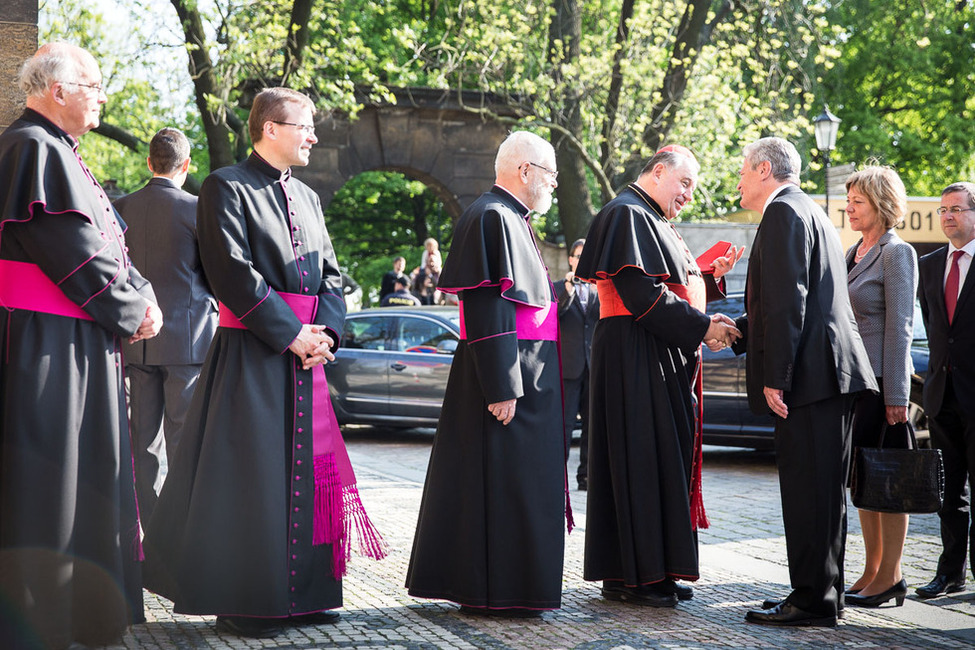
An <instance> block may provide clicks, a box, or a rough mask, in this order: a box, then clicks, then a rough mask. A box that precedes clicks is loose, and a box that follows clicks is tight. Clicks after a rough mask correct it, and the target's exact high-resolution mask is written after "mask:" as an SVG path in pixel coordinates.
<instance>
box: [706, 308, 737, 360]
mask: <svg viewBox="0 0 975 650" xmlns="http://www.w3.org/2000/svg"><path fill="white" fill-rule="evenodd" d="M740 338H741V332H740V331H738V328H737V327H735V321H733V320H731V319H730V318H729V317H727V316H725V315H724V314H715V315H714V316H712V317H711V325H710V326H708V331H707V333H706V334H705V335H704V343H705V344H706V345H707V346H708V349H709V350H711V352H717V351H718V350H723V349H724V348H726V347H728V346H730V345H731V344H732V343H734V342H735V341H737V340H738V339H740Z"/></svg>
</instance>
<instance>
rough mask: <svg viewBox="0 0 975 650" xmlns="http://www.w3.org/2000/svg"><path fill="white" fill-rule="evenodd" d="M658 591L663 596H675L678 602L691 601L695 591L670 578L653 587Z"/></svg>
mask: <svg viewBox="0 0 975 650" xmlns="http://www.w3.org/2000/svg"><path fill="white" fill-rule="evenodd" d="M649 586H652V587H654V588H655V589H656V590H657V591H659V592H660V593H663V594H674V595H675V596H677V600H690V599H691V598H693V597H694V589H692V588H691V587H688V586H687V585H682V584H680V583H678V582H676V581H674V580H672V579H670V578H665V579H664V580H663V581H662V582H655V583H653V585H649Z"/></svg>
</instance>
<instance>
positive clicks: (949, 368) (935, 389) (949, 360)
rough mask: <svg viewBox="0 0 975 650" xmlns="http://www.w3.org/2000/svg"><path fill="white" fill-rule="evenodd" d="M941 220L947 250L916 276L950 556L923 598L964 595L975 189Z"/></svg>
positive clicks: (961, 192) (947, 195) (973, 450)
mask: <svg viewBox="0 0 975 650" xmlns="http://www.w3.org/2000/svg"><path fill="white" fill-rule="evenodd" d="M938 214H939V215H940V216H941V229H942V230H943V231H944V233H945V235H946V236H947V237H948V242H949V243H948V245H947V246H945V247H944V248H939V249H938V250H936V251H934V252H933V253H930V254H928V255H925V256H924V257H922V258H921V259H920V260H919V261H918V270H919V272H920V275H921V288H920V292H919V293H920V298H921V317H922V318H923V319H924V327H925V328H926V329H927V332H928V346H929V347H930V350H931V358H930V361H929V363H928V376H927V379H925V381H924V411H925V412H926V413H927V415H928V421H929V422H930V426H931V442H932V444H933V445H934V446H935V447H936V448H938V449H941V450H942V454H943V458H944V464H945V500H944V504H943V505H942V506H941V512H939V513H938V515H939V516H940V517H941V543H942V545H943V547H944V549H943V551H942V553H941V558H940V559H939V560H938V571H937V574H936V575H935V578H934V580H932V581H931V584H929V585H927V586H924V587H920V588H919V589H918V590H917V594H918V596H921V597H922V598H934V597H935V596H940V595H942V594H946V593H949V594H950V593H953V592H956V591H961V590H962V589H964V588H965V560H966V555H967V554H966V547H968V538H969V534H970V533H969V525H970V514H969V502H970V498H969V487H968V480H969V478H970V477H971V475H972V470H973V469H975V406H973V404H972V396H973V395H975V296H973V295H972V294H973V293H975V289H973V285H975V277H973V276H975V274H973V273H970V270H971V265H972V255H973V254H975V183H953V184H952V185H949V186H948V187H946V188H945V189H944V191H943V192H942V193H941V207H939V208H938ZM971 550H975V549H971ZM973 564H975V561H973Z"/></svg>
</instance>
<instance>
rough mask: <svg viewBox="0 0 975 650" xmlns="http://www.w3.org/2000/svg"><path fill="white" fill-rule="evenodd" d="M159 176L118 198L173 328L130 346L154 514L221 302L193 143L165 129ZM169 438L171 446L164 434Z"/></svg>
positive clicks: (137, 437) (154, 161)
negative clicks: (196, 188)
mask: <svg viewBox="0 0 975 650" xmlns="http://www.w3.org/2000/svg"><path fill="white" fill-rule="evenodd" d="M146 162H147V164H148V165H149V170H150V171H151V172H152V173H153V177H152V179H150V180H149V183H148V184H147V185H146V186H145V187H144V188H142V189H141V190H139V191H137V192H134V193H132V194H129V195H128V196H125V197H123V198H121V199H119V200H118V201H116V203H115V207H116V209H117V210H118V211H119V213H120V214H121V215H122V218H123V220H124V221H125V223H126V224H127V225H128V230H127V231H126V241H127V242H128V246H129V256H130V257H131V258H132V262H133V264H134V265H135V267H136V268H138V269H139V270H140V271H141V272H142V273H143V274H144V275H145V276H146V277H147V278H151V280H150V281H151V282H153V288H154V289H155V290H156V297H157V299H158V300H159V307H160V308H161V309H162V311H163V315H164V318H165V320H166V327H164V328H163V330H162V332H161V333H160V334H159V336H157V337H156V338H154V339H149V340H145V341H139V342H137V343H134V344H132V345H129V346H127V348H126V350H125V362H126V373H127V375H128V379H129V405H130V409H131V420H132V424H131V427H132V448H133V455H134V457H135V475H136V490H137V492H138V497H139V512H140V514H141V516H142V520H143V521H144V522H147V521H149V516H150V515H151V514H152V509H153V507H154V506H155V504H156V495H157V494H159V490H160V489H162V482H163V479H162V476H160V471H159V466H160V461H161V459H162V458H163V457H164V454H167V455H168V456H169V457H170V458H172V455H173V451H174V450H175V449H176V445H177V444H178V443H179V437H180V429H181V428H182V426H183V418H184V417H185V415H186V409H187V407H188V406H189V402H190V397H191V396H192V395H193V388H194V386H195V385H196V380H197V377H199V375H200V368H201V366H202V364H203V360H204V358H205V357H206V353H207V350H208V349H209V347H210V341H211V340H212V339H213V335H214V332H215V331H216V328H217V304H216V300H215V299H214V297H213V295H212V294H211V293H210V287H209V285H208V284H207V281H206V277H205V276H204V274H203V267H202V266H201V265H200V253H199V250H198V246H197V241H196V197H195V196H193V195H192V194H189V193H187V192H184V191H183V190H182V189H181V188H182V186H183V183H184V182H185V181H186V175H187V173H188V171H189V166H190V143H189V141H187V139H186V136H185V135H183V134H182V133H181V132H180V131H178V130H177V129H170V128H166V129H162V130H161V131H159V132H158V133H157V134H156V135H155V136H153V138H152V140H151V141H150V143H149V158H148V159H147V161H146ZM164 440H165V445H164V442H163V441H164Z"/></svg>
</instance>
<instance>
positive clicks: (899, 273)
mask: <svg viewBox="0 0 975 650" xmlns="http://www.w3.org/2000/svg"><path fill="white" fill-rule="evenodd" d="M862 241H863V240H862V239H861V240H860V241H858V242H857V243H856V244H854V245H853V247H852V248H850V249H849V250H848V251H846V262H847V266H849V264H850V262H851V261H852V260H853V258H854V256H855V255H856V250H857V246H859V245H860V242H862ZM917 282H918V273H917V253H915V252H914V248H913V247H912V246H911V245H910V244H908V243H907V242H905V241H904V240H903V239H901V238H900V237H898V236H897V234H896V233H895V232H894V231H893V229H891V230H888V231H887V232H885V233H884V234H883V235H882V236H881V237H880V241H878V242H877V245H876V246H874V247H873V248H871V249H870V251H868V252H867V256H866V257H864V258H863V259H862V260H860V262H859V263H858V264H856V265H854V266H853V268H852V269H851V270H850V277H849V287H850V304H852V305H853V315H854V316H856V319H857V327H858V328H859V329H860V338H862V339H863V345H864V347H866V348H867V356H868V357H870V365H871V366H872V367H873V372H874V374H875V375H876V376H877V377H880V378H882V379H883V382H884V404H887V405H888V406H907V405H908V403H909V402H910V393H911V373H913V372H914V364H913V362H912V361H911V341H912V340H913V338H914V297H915V296H916V295H917Z"/></svg>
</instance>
